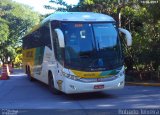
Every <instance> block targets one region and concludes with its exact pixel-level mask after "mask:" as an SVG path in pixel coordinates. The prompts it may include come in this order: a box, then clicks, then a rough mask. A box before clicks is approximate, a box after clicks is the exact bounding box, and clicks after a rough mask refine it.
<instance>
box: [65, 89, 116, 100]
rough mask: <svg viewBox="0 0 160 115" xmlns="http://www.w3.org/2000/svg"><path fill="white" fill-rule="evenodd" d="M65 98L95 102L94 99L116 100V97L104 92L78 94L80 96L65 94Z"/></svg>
mask: <svg viewBox="0 0 160 115" xmlns="http://www.w3.org/2000/svg"><path fill="white" fill-rule="evenodd" d="M63 98H67V99H69V100H75V101H80V100H94V99H104V98H105V99H107V98H108V99H112V98H116V96H115V95H111V94H106V93H104V92H102V91H101V92H91V93H78V94H63Z"/></svg>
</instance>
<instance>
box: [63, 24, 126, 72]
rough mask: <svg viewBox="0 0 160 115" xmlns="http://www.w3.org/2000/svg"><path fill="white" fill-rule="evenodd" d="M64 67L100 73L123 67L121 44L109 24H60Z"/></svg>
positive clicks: (114, 29) (114, 28)
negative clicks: (62, 34) (62, 36)
mask: <svg viewBox="0 0 160 115" xmlns="http://www.w3.org/2000/svg"><path fill="white" fill-rule="evenodd" d="M61 29H62V30H63V33H64V37H65V50H64V53H65V66H66V67H67V68H69V69H76V70H84V71H101V70H102V71H103V70H110V69H115V68H117V67H120V66H122V65H123V59H122V51H121V44H120V40H119V37H118V32H117V30H116V27H115V25H114V24H113V23H69V22H68V23H62V25H61Z"/></svg>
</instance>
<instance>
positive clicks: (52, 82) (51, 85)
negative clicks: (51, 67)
mask: <svg viewBox="0 0 160 115" xmlns="http://www.w3.org/2000/svg"><path fill="white" fill-rule="evenodd" d="M48 84H49V90H50V92H51V93H52V94H55V95H59V94H60V93H61V92H60V91H59V90H57V89H56V88H55V87H54V80H53V75H52V73H51V72H49V74H48Z"/></svg>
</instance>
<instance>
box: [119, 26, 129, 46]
mask: <svg viewBox="0 0 160 115" xmlns="http://www.w3.org/2000/svg"><path fill="white" fill-rule="evenodd" d="M119 31H120V32H122V33H124V34H125V39H126V42H127V46H131V45H132V36H131V33H130V32H129V31H128V30H126V29H123V28H119Z"/></svg>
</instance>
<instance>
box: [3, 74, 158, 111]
mask: <svg viewBox="0 0 160 115" xmlns="http://www.w3.org/2000/svg"><path fill="white" fill-rule="evenodd" d="M0 108H1V109H2V108H3V109H6V108H8V109H117V108H119V109H120V108H121V109H124V108H154V109H156V108H157V109H158V108H160V87H144V86H125V88H124V89H121V90H111V91H103V92H96V93H84V94H70V95H66V94H62V95H53V94H51V93H50V92H49V89H48V87H47V86H46V85H44V84H43V83H41V82H38V81H34V82H30V81H29V80H28V78H27V76H26V75H25V74H23V73H22V72H18V73H15V74H14V75H12V76H11V77H10V79H9V80H6V81H3V80H0Z"/></svg>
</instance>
